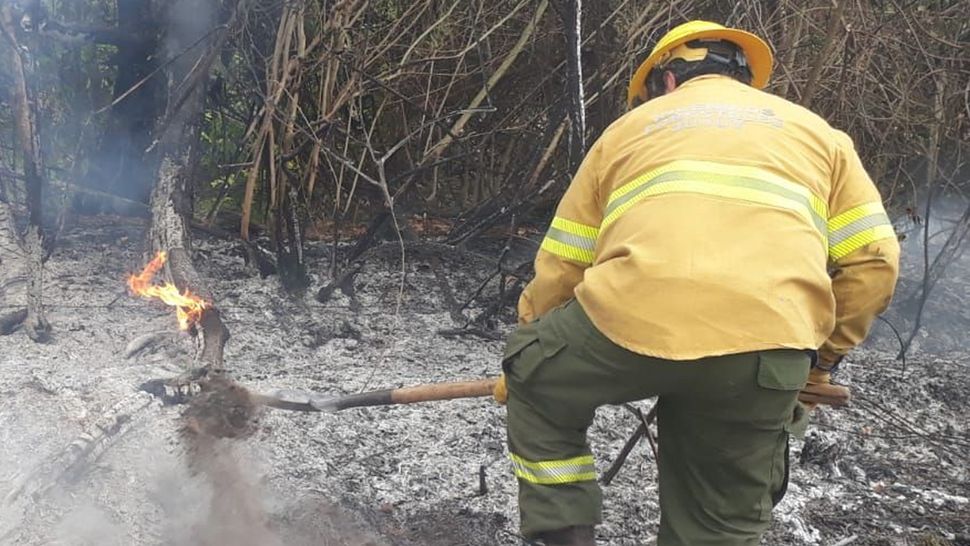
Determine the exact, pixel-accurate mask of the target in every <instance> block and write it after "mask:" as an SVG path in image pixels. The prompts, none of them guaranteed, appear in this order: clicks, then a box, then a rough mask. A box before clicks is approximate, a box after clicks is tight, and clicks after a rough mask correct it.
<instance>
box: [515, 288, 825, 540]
mask: <svg viewBox="0 0 970 546" xmlns="http://www.w3.org/2000/svg"><path fill="white" fill-rule="evenodd" d="M503 366H504V368H505V373H506V377H507V382H508V390H509V400H508V438H509V451H510V457H511V459H512V466H513V468H514V470H515V474H516V476H517V478H518V481H519V511H520V515H521V531H522V533H523V534H524V535H525V536H526V537H528V538H534V537H535V536H536V535H537V534H538V533H540V532H542V531H547V530H552V529H559V528H563V527H568V526H572V525H590V524H596V523H599V522H600V521H601V510H602V492H601V490H600V487H599V484H598V483H597V481H596V470H595V467H594V463H593V456H592V453H591V452H590V449H589V445H588V444H587V441H586V430H587V428H588V427H589V426H590V424H591V423H592V421H593V416H594V413H595V411H596V409H597V408H598V407H599V406H602V405H604V404H620V403H624V402H630V401H634V400H640V399H643V398H648V397H651V396H659V402H658V403H659V407H658V414H657V419H658V429H659V449H660V451H659V475H660V510H661V515H660V530H659V535H658V538H657V544H658V545H659V546H670V545H691V546H703V545H718V546H728V545H755V544H759V540H760V537H761V535H762V533H764V531H765V529H767V527H768V524H769V522H770V519H771V509H772V507H773V506H774V504H776V503H777V502H778V501H779V500H780V498H781V495H783V494H784V489H785V488H786V487H787V479H788V476H787V472H788V435H789V431H790V430H791V428H792V426H793V416H794V415H795V412H796V404H797V395H798V391H799V390H800V389H801V388H802V386H803V385H804V384H805V381H806V379H807V378H808V372H809V368H810V366H811V356H810V354H809V353H808V352H805V351H798V350H772V351H761V352H755V353H744V354H736V355H729V356H720V357H711V358H704V359H700V360H695V361H669V360H662V359H656V358H651V357H647V356H643V355H640V354H637V353H633V352H630V351H628V350H626V349H623V348H622V347H619V346H617V345H616V344H614V343H613V342H611V341H610V340H609V339H607V338H606V337H605V336H604V335H603V334H601V333H600V332H599V331H598V330H597V329H596V328H595V327H594V326H593V324H592V323H591V322H590V320H589V318H587V316H586V314H585V313H584V312H583V310H582V307H581V306H580V305H579V304H578V303H576V302H575V301H572V302H570V303H568V304H567V305H565V306H563V307H560V308H558V309H556V310H554V311H552V312H550V313H548V314H546V315H545V316H543V317H542V318H541V319H539V320H537V321H535V322H533V323H531V324H528V325H524V326H521V327H520V328H519V329H518V330H517V331H516V332H515V333H514V334H513V335H512V336H511V337H510V338H509V341H508V345H507V348H506V355H505V360H504V363H503Z"/></svg>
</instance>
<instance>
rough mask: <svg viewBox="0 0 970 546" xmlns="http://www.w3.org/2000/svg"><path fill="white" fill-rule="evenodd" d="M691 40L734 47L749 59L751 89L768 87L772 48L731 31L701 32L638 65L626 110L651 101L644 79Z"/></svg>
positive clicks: (752, 35) (660, 51)
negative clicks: (664, 58) (716, 42)
mask: <svg viewBox="0 0 970 546" xmlns="http://www.w3.org/2000/svg"><path fill="white" fill-rule="evenodd" d="M692 40H725V41H728V42H731V43H733V44H737V46H738V47H740V48H741V51H743V52H744V56H745V57H747V59H748V67H749V68H750V69H751V86H752V87H754V88H756V89H764V88H765V86H766V85H768V79H769V78H771V68H772V64H773V63H774V56H773V55H772V53H771V47H769V46H768V44H767V43H766V42H765V41H764V40H762V39H761V38H759V37H758V36H756V35H754V34H751V33H750V32H745V31H743V30H738V29H733V28H717V29H710V30H702V31H699V32H693V33H690V34H689V35H687V36H683V37H681V38H678V39H677V40H673V41H671V42H670V43H669V44H667V45H666V47H664V48H663V49H660V50H657V51H654V52H653V53H651V54H650V56H649V57H647V59H646V60H645V61H643V62H642V63H641V64H640V66H639V67H638V68H637V71H636V72H634V73H633V77H632V78H630V85H629V87H628V89H627V98H626V101H627V106H628V107H632V106H633V103H634V101H635V100H636V99H638V98H639V99H641V100H643V101H646V100H649V99H650V98H651V97H650V96H649V92H648V91H647V85H646V82H647V76H649V75H650V71H651V70H653V68H654V66H656V64H657V63H658V62H659V61H660V59H661V58H663V56H664V54H666V53H667V52H668V51H670V50H671V49H674V48H675V47H677V46H679V45H681V44H685V43H687V42H690V41H692Z"/></svg>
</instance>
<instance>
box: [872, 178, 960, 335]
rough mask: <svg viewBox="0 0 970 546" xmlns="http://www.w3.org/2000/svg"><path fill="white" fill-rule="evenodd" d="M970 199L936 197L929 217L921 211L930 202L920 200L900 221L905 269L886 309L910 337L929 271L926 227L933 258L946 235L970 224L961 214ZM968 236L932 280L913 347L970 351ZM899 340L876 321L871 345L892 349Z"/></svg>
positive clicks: (949, 196)
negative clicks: (962, 222) (910, 214)
mask: <svg viewBox="0 0 970 546" xmlns="http://www.w3.org/2000/svg"><path fill="white" fill-rule="evenodd" d="M968 206H970V202H968V201H967V199H966V198H964V197H962V196H959V195H947V196H944V197H942V198H940V199H937V200H936V201H935V202H934V203H933V207H932V209H931V212H930V215H929V221H928V222H926V221H925V219H924V218H922V215H923V213H924V210H925V204H923V205H921V206H920V207H919V208H918V209H917V210H916V211H915V212H914V214H913V216H911V217H909V218H904V219H900V220H898V221H897V223H896V229H897V232H898V233H900V234H901V235H902V240H901V241H900V246H901V248H902V254H901V257H900V275H899V282H898V284H897V287H896V295H895V297H894V298H893V302H892V305H891V306H890V308H889V309H888V310H887V311H886V313H885V314H884V315H883V316H884V318H885V319H887V320H888V321H889V323H890V324H892V325H893V326H894V327H895V328H896V329H897V330H898V331H899V334H900V335H901V336H902V338H903V340H905V339H906V338H908V337H909V334H910V332H911V331H912V329H913V328H914V327H915V318H916V314H917V312H918V309H919V304H920V300H921V299H922V297H923V281H924V275H925V271H924V269H925V267H924V263H925V258H926V256H925V255H924V229H928V231H929V234H930V240H929V246H928V248H927V250H928V257H929V261H930V263H931V264H932V263H933V261H934V260H935V259H936V257H937V256H938V255H939V254H940V252H941V250H944V245H945V243H946V241H947V239H948V238H949V237H950V235H951V234H953V233H955V232H956V233H957V234H959V233H960V230H961V229H966V226H965V225H961V224H960V219H961V217H962V216H964V214H965V213H966V211H967V207H968ZM967 246H968V242H967V241H966V240H963V241H962V242H961V244H959V246H956V247H955V252H952V254H951V253H950V252H949V250H948V251H947V254H948V255H951V257H952V261H951V262H949V263H948V265H947V266H946V267H945V268H944V269H942V275H940V276H939V279H938V281H937V282H936V283H935V284H934V285H933V286H932V289H931V291H930V292H929V294H928V297H927V299H926V303H925V308H924V310H923V317H922V324H921V327H920V329H919V331H918V332H917V335H916V337H915V339H914V342H913V345H912V347H911V349H910V353H916V352H922V353H927V354H944V353H950V352H954V351H965V350H966V347H968V346H970V309H968V308H967V306H966V303H965V301H966V295H967V294H968V293H970V282H968V281H970V275H968V272H970V253H968V252H966V249H967ZM899 344H900V342H899V341H898V340H897V338H896V335H895V334H894V333H893V331H892V330H891V329H890V327H889V325H888V324H885V323H880V322H877V323H876V324H875V325H874V327H873V331H872V334H871V335H870V338H869V340H868V341H867V343H866V345H867V346H869V347H877V348H880V349H883V350H887V351H897V350H899Z"/></svg>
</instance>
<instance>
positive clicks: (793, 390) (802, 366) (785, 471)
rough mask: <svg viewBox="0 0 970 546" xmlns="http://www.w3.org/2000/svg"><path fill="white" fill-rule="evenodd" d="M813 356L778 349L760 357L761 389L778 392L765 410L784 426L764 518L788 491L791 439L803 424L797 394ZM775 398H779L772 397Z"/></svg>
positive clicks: (764, 353) (770, 472)
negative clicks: (798, 424) (772, 413)
mask: <svg viewBox="0 0 970 546" xmlns="http://www.w3.org/2000/svg"><path fill="white" fill-rule="evenodd" d="M811 364H812V357H811V354H809V353H808V352H806V351H798V350H775V351H765V352H762V353H760V354H759V355H758V386H759V387H761V388H763V389H769V390H772V391H783V392H785V393H787V396H781V395H782V392H779V393H778V395H780V397H777V399H776V400H771V401H767V400H766V403H767V404H769V407H766V411H769V408H770V410H773V411H777V412H780V418H781V423H780V424H781V426H780V427H779V430H778V435H777V437H776V438H775V446H774V450H773V454H772V458H771V467H770V470H769V471H768V472H769V474H768V484H769V488H770V489H769V491H768V493H769V497H770V500H771V503H770V505H769V504H768V503H765V504H764V505H763V506H762V518H764V519H766V520H767V519H769V518H770V517H771V509H772V508H774V507H775V506H776V505H777V504H778V503H779V502H781V500H782V499H783V498H784V497H785V493H787V492H788V478H789V474H790V472H791V467H790V456H789V438H790V435H791V433H792V432H794V431H795V426H796V423H798V422H800V421H801V419H800V416H801V412H799V410H800V409H802V408H800V406H799V403H798V399H797V397H798V391H799V390H801V389H802V387H804V386H805V382H806V381H807V380H808V372H809V369H810V368H811ZM773 398H776V397H773Z"/></svg>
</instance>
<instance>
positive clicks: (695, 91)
mask: <svg viewBox="0 0 970 546" xmlns="http://www.w3.org/2000/svg"><path fill="white" fill-rule="evenodd" d="M898 261H899V243H898V241H897V239H896V236H895V232H894V230H893V227H892V225H891V224H890V221H889V219H888V217H887V216H886V213H885V210H884V209H883V206H882V202H881V199H880V197H879V192H878V190H877V189H876V187H875V185H874V184H873V183H872V180H870V178H869V176H868V175H867V174H866V171H865V169H864V168H863V166H862V163H861V162H860V160H859V157H858V155H857V154H856V151H855V149H854V147H853V144H852V140H851V138H850V137H849V136H847V135H846V134H845V133H842V132H841V131H837V130H835V129H833V128H832V127H830V126H829V125H828V124H827V123H826V122H825V121H824V120H823V119H822V118H820V117H818V116H817V115H815V114H813V113H811V112H810V111H808V110H806V109H804V108H802V107H800V106H797V105H795V104H793V103H791V102H788V101H786V100H784V99H782V98H780V97H777V96H774V95H771V94H768V93H764V92H762V91H758V90H756V89H754V88H752V87H749V86H747V85H744V84H741V83H739V82H736V81H734V80H732V79H730V78H727V77H724V76H714V75H710V76H701V77H698V78H694V79H691V80H689V81H687V82H686V83H684V84H683V85H681V86H680V87H678V88H677V89H676V90H675V91H673V92H672V93H670V94H668V95H665V96H662V97H658V98H656V99H654V100H651V101H649V102H647V103H646V104H643V105H641V106H640V107H638V108H636V109H634V110H633V111H631V112H629V113H628V114H626V115H625V116H623V117H621V118H620V119H618V120H617V121H616V122H614V123H613V124H612V125H611V126H610V127H609V128H608V129H607V130H606V131H605V132H604V133H603V135H602V136H601V137H600V139H599V140H598V141H597V142H596V144H595V145H594V146H593V148H592V149H591V150H590V152H589V154H588V155H587V157H586V158H585V159H584V161H583V163H582V165H581V166H580V168H579V171H578V172H577V173H576V176H575V178H574V179H573V181H572V184H571V185H570V186H569V189H568V190H567V191H566V193H565V195H564V196H563V198H562V201H561V202H560V204H559V207H558V209H557V210H556V216H555V218H554V219H553V221H552V225H551V226H550V228H549V231H548V232H547V234H546V236H545V239H544V240H543V242H542V246H541V249H540V250H539V253H538V255H537V256H536V261H535V271H536V276H535V279H533V281H532V282H531V283H529V285H528V286H527V287H526V288H525V291H524V292H523V293H522V296H521V298H520V300H519V320H520V322H529V321H531V320H533V319H535V318H536V317H539V316H541V315H542V314H544V313H546V312H547V311H549V310H550V309H552V308H554V307H556V306H558V305H561V304H562V303H563V302H565V301H567V300H568V299H570V298H572V297H574V296H575V297H576V298H577V299H578V300H579V302H580V304H581V305H582V306H583V309H585V310H586V312H587V313H588V314H589V317H590V319H591V320H592V321H593V323H594V324H595V325H596V327H597V328H598V329H599V330H600V331H601V332H603V334H604V335H606V336H607V337H609V338H610V339H611V340H613V342H615V343H617V344H618V345H621V346H623V347H626V348H627V349H629V350H631V351H634V352H637V353H641V354H645V355H651V356H655V357H659V358H666V359H672V360H690V359H696V358H702V357H705V356H714V355H722V354H732V353H740V352H748V351H757V350H764V349H775V348H796V349H819V353H820V356H821V358H822V360H823V361H826V362H832V361H834V360H835V359H836V358H837V357H838V355H842V354H845V353H846V352H847V351H849V350H850V349H851V348H852V347H854V346H856V345H857V344H858V343H860V342H861V341H862V340H863V339H864V338H865V336H866V334H867V333H868V331H869V327H870V325H871V324H872V321H873V320H874V318H875V316H876V315H877V314H878V313H880V312H882V311H883V310H884V309H885V308H886V306H887V305H888V304H889V301H890V298H891V297H892V293H893V289H894V286H895V283H896V276H897V273H898Z"/></svg>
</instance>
